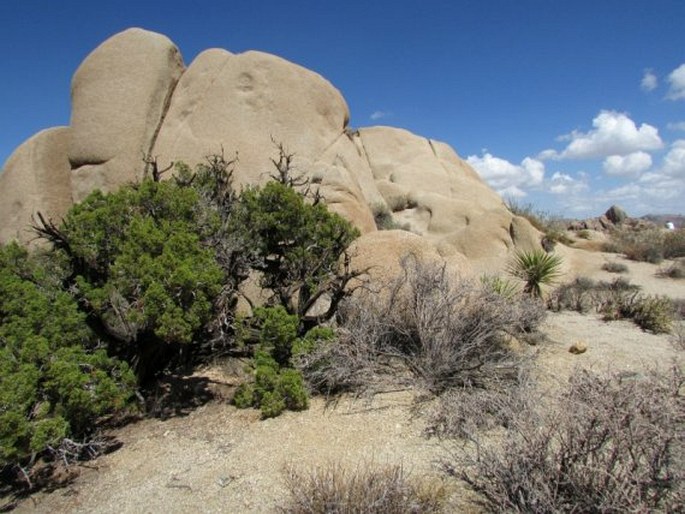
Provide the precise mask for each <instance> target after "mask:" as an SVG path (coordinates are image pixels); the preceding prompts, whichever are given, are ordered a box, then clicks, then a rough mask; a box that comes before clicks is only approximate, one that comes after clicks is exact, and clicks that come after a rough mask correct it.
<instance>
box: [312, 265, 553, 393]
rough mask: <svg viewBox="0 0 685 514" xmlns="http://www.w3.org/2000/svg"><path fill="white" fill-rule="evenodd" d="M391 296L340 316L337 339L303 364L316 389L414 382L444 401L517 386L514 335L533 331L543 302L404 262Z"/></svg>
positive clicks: (372, 298)
mask: <svg viewBox="0 0 685 514" xmlns="http://www.w3.org/2000/svg"><path fill="white" fill-rule="evenodd" d="M402 266H403V274H402V276H401V277H399V278H398V279H397V280H396V281H395V282H394V283H392V284H390V285H389V287H388V288H387V290H385V291H382V292H381V293H380V294H375V295H364V296H362V295H357V296H356V297H355V298H354V299H353V300H352V301H350V302H349V303H348V304H347V305H345V306H344V308H342V309H341V311H340V315H341V325H340V328H339V330H338V334H339V337H338V340H337V341H336V342H334V343H330V344H328V345H325V346H323V347H321V348H319V349H317V350H315V351H314V352H312V353H310V354H309V355H308V356H306V358H305V359H304V360H303V361H301V362H300V364H299V367H300V369H303V371H304V373H305V376H306V377H307V379H308V380H309V381H310V383H312V384H313V386H314V387H315V388H316V389H318V390H322V389H323V390H325V391H336V390H344V389H354V388H358V387H365V386H367V385H368V384H370V383H371V384H375V383H378V382H379V381H380V380H386V381H387V380H388V379H391V380H395V381H404V382H407V381H411V383H412V384H416V382H417V381H418V382H419V384H420V385H422V386H424V387H426V388H427V389H428V390H430V391H431V392H433V393H436V394H439V393H441V392H443V391H445V390H447V389H450V388H453V387H484V388H487V387H488V385H489V384H491V383H492V384H495V383H496V384H502V383H505V382H507V383H513V382H515V381H517V380H518V375H519V370H520V367H521V365H522V364H523V362H524V360H525V358H524V357H523V356H522V355H521V353H520V352H516V351H514V350H513V349H512V348H511V346H510V345H509V344H507V336H508V335H516V334H521V333H522V332H524V331H533V330H535V329H536V327H537V325H538V324H539V323H540V322H541V321H542V318H543V317H544V307H543V305H542V304H541V303H538V302H536V301H534V300H533V299H530V298H528V297H527V296H519V295H517V296H516V297H515V298H509V297H504V296H502V295H499V294H497V293H496V292H494V291H492V290H490V289H488V288H484V287H483V286H481V285H480V284H478V283H475V282H471V281H466V280H455V279H451V278H450V277H449V275H448V273H447V270H446V268H445V267H444V266H441V265H437V264H431V263H423V262H421V261H419V260H418V259H416V258H415V257H413V256H408V257H407V258H405V259H404V260H403V263H402Z"/></svg>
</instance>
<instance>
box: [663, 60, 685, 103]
mask: <svg viewBox="0 0 685 514" xmlns="http://www.w3.org/2000/svg"><path fill="white" fill-rule="evenodd" d="M668 83H669V85H670V87H669V88H668V93H667V94H666V98H668V99H669V100H683V99H685V63H684V64H681V65H680V66H678V67H677V68H676V69H675V70H673V71H672V72H671V73H670V74H669V75H668Z"/></svg>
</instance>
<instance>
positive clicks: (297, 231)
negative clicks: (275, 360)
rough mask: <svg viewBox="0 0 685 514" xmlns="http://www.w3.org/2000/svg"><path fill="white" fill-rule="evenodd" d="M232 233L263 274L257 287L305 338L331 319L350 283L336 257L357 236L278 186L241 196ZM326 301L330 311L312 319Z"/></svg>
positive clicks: (321, 206)
mask: <svg viewBox="0 0 685 514" xmlns="http://www.w3.org/2000/svg"><path fill="white" fill-rule="evenodd" d="M233 224H234V227H235V231H236V232H238V231H241V230H244V231H246V234H245V236H244V239H245V240H247V241H250V245H251V246H252V251H253V252H254V257H255V259H254V261H253V267H254V268H255V269H257V270H258V271H260V272H261V273H262V275H261V277H262V278H261V286H262V287H264V288H266V289H268V290H270V291H272V292H273V295H274V298H273V301H274V302H276V303H278V304H280V305H282V306H283V307H284V308H285V309H286V311H287V312H288V313H289V314H294V315H296V316H297V317H298V319H299V320H300V323H301V326H300V327H299V329H298V330H299V332H300V333H303V332H305V331H306V330H307V329H309V328H311V327H312V326H313V325H316V324H318V323H319V322H320V321H323V320H326V319H330V317H331V316H332V315H333V314H334V312H335V310H336V308H337V306H338V304H339V302H340V301H341V300H342V298H343V297H344V296H345V284H346V282H347V281H348V280H349V278H350V277H351V275H350V274H349V273H348V272H347V270H346V271H345V272H344V273H342V274H341V273H339V271H338V270H339V268H340V266H341V263H340V257H341V256H342V255H343V254H344V252H345V249H346V248H347V247H348V246H349V245H350V243H351V242H352V241H353V240H354V239H355V238H356V237H357V236H358V235H359V232H358V231H357V230H356V229H355V228H353V227H352V225H350V223H349V222H347V221H346V220H344V219H343V218H342V217H340V216H338V215H337V214H334V213H331V212H329V211H328V209H327V208H326V206H325V205H324V204H322V203H320V202H318V201H314V202H308V201H307V199H306V197H305V196H304V195H302V194H300V193H298V192H297V191H295V190H294V189H293V188H292V187H289V186H288V185H286V184H283V183H281V182H269V183H267V184H266V185H265V186H264V187H255V188H250V189H247V190H246V191H244V192H243V193H242V195H241V196H240V199H239V201H238V205H237V206H236V209H235V213H234V216H233ZM324 296H326V297H327V298H328V299H329V300H330V307H329V308H328V309H327V311H326V312H325V313H324V314H323V315H319V316H310V315H309V311H310V309H311V308H312V307H313V306H314V305H315V303H316V302H317V301H318V300H320V299H321V298H322V297H324Z"/></svg>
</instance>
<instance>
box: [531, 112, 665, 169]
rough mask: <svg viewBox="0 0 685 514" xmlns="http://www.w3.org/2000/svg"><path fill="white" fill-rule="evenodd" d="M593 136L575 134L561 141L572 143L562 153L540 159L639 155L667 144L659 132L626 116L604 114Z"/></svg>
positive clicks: (597, 119)
mask: <svg viewBox="0 0 685 514" xmlns="http://www.w3.org/2000/svg"><path fill="white" fill-rule="evenodd" d="M592 126H593V129H592V130H590V131H589V132H579V131H573V132H571V133H570V134H567V135H565V136H562V137H561V140H564V141H570V142H569V143H568V145H567V146H566V148H565V149H564V150H563V151H561V152H556V151H554V150H545V151H543V152H541V153H540V154H539V155H538V158H539V159H596V158H604V157H608V156H610V155H628V154H631V153H634V152H638V151H645V150H657V149H659V148H662V147H663V145H664V143H663V141H662V140H661V138H660V137H659V130H658V129H657V128H656V127H653V126H652V125H649V124H647V123H643V124H642V125H640V126H639V127H638V126H637V125H636V124H635V122H634V121H633V120H631V119H630V118H629V117H628V116H627V115H626V114H624V113H620V112H616V111H601V112H600V113H599V114H598V115H597V116H596V117H595V119H593V120H592Z"/></svg>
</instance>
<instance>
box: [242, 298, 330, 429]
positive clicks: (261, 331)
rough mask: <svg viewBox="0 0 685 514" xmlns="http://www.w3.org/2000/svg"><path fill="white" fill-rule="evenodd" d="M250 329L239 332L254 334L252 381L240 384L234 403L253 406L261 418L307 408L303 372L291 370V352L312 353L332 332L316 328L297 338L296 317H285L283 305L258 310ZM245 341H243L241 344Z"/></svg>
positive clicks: (306, 393) (251, 320) (251, 321)
mask: <svg viewBox="0 0 685 514" xmlns="http://www.w3.org/2000/svg"><path fill="white" fill-rule="evenodd" d="M246 323H249V324H250V325H251V328H249V329H247V330H245V329H244V330H242V331H241V333H242V334H243V337H244V338H246V337H247V334H251V333H255V332H256V337H255V340H254V341H251V342H250V341H247V342H248V343H249V344H255V345H256V347H257V350H256V352H255V355H254V358H253V359H252V362H251V367H252V374H253V380H254V382H250V383H245V384H242V385H241V386H240V387H239V388H238V390H237V391H236V393H235V396H234V398H233V403H234V404H235V405H236V406H237V407H238V408H248V407H255V408H259V409H260V410H261V412H262V417H264V418H272V417H275V416H278V415H279V414H281V412H283V411H284V410H285V409H289V410H304V409H306V408H307V407H308V406H309V395H308V392H307V388H306V386H305V383H304V378H303V376H302V373H301V372H300V371H298V370H296V369H293V368H292V363H291V358H292V356H293V353H294V352H295V353H306V352H307V351H311V349H313V348H314V347H315V346H316V344H317V341H318V340H319V339H321V338H324V337H331V330H330V329H328V328H325V327H316V328H314V329H312V330H311V331H310V333H308V334H306V335H305V337H304V338H298V337H297V326H298V319H297V316H295V315H293V314H288V313H287V312H286V310H285V309H284V308H283V307H282V306H280V305H279V306H276V307H258V308H257V309H255V313H254V316H253V318H252V319H250V320H246ZM244 342H246V341H244Z"/></svg>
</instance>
